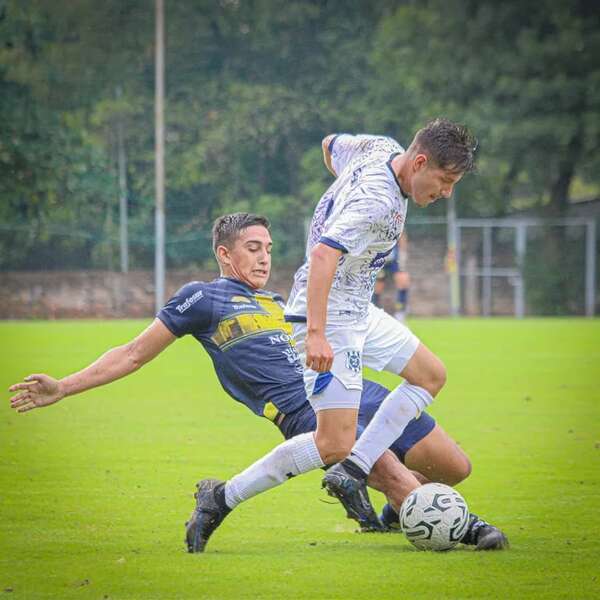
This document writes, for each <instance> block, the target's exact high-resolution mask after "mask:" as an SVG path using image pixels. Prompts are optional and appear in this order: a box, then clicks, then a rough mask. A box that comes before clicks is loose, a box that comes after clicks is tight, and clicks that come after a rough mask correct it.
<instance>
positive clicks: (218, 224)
mask: <svg viewBox="0 0 600 600" xmlns="http://www.w3.org/2000/svg"><path fill="white" fill-rule="evenodd" d="M253 225H261V226H262V227H264V228H265V229H269V228H270V227H271V223H269V219H267V217H262V216H261V215H254V214H252V213H242V212H239V213H232V214H230V215H223V216H221V217H218V218H217V219H215V222H214V223H213V227H212V243H213V251H214V252H215V253H216V252H217V247H218V246H225V247H226V248H231V247H232V246H233V244H234V243H235V240H237V239H238V237H239V236H240V233H241V232H242V231H243V230H244V229H247V228H248V227H252V226H253Z"/></svg>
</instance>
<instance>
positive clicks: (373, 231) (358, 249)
mask: <svg viewBox="0 0 600 600" xmlns="http://www.w3.org/2000/svg"><path fill="white" fill-rule="evenodd" d="M391 214H392V211H391V210H390V208H389V207H388V205H387V203H385V202H384V201H382V200H380V199H379V198H378V197H377V196H375V195H369V194H367V195H365V194H364V192H363V191H362V190H360V191H359V190H357V191H356V192H355V194H354V195H353V196H351V197H350V198H349V199H348V200H347V201H346V205H345V206H344V210H343V211H342V213H341V214H340V216H339V217H338V218H337V219H335V220H334V221H333V222H332V223H331V224H330V225H328V226H326V228H325V229H324V230H323V232H322V234H321V239H320V240H319V241H320V242H321V243H323V244H326V245H327V246H331V247H332V248H337V249H338V250H341V251H342V252H343V253H344V254H346V253H347V254H349V255H350V256H360V255H361V254H363V253H364V252H365V250H366V249H367V248H368V247H369V246H370V245H371V244H373V243H377V242H381V241H387V240H388V238H387V236H386V233H387V230H388V229H389V222H390V219H391Z"/></svg>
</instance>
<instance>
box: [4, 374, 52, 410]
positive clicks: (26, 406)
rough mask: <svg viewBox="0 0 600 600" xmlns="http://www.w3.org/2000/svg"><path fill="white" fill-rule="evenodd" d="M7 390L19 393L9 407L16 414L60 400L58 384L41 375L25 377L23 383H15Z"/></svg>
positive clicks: (12, 399)
mask: <svg viewBox="0 0 600 600" xmlns="http://www.w3.org/2000/svg"><path fill="white" fill-rule="evenodd" d="M8 390H9V391H10V392H19V393H18V394H16V395H15V396H13V397H12V398H11V399H10V406H11V408H14V409H15V410H16V411H17V412H27V411H28V410H31V409H32V408H41V407H42V406H49V405H50V404H54V403H55V402H58V401H59V400H61V399H62V397H63V394H62V393H61V390H60V384H59V382H58V381H57V380H56V379H54V378H53V377H50V376H49V375H45V374H43V373H39V374H35V375H29V376H28V377H25V381H24V382H23V383H15V384H13V385H11V386H10V387H9V388H8Z"/></svg>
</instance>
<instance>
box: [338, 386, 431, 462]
mask: <svg viewBox="0 0 600 600" xmlns="http://www.w3.org/2000/svg"><path fill="white" fill-rule="evenodd" d="M432 402H433V396H432V395H431V394H430V393H429V392H428V391H427V390H426V389H425V388H422V387H419V386H418V385H411V384H410V383H408V382H406V381H405V382H404V383H402V384H400V385H399V386H398V387H397V388H396V389H395V390H392V391H391V392H390V393H389V394H388V395H387V396H386V397H385V398H384V400H383V402H382V403H381V406H380V407H379V408H378V409H377V412H376V413H375V415H374V417H373V419H372V420H371V422H370V423H369V424H368V425H367V427H366V429H365V431H364V432H363V434H362V435H361V436H360V438H358V440H357V441H356V443H355V444H354V447H353V448H352V452H351V453H350V456H349V460H351V461H352V462H354V463H355V464H357V465H358V466H359V467H360V468H361V469H362V470H363V471H364V472H365V473H370V471H371V469H372V468H373V465H374V464H375V462H376V461H377V459H378V458H379V457H380V456H381V455H382V454H383V453H384V452H385V450H386V449H387V448H389V447H390V446H391V445H392V443H393V442H394V441H395V440H396V439H398V438H399V437H400V436H401V435H402V432H403V431H404V429H405V428H406V426H407V425H408V423H409V421H410V420H411V419H414V418H415V417H416V416H417V415H418V414H419V413H420V412H421V411H422V410H424V409H425V408H426V407H427V406H429V405H430V404H431V403H432Z"/></svg>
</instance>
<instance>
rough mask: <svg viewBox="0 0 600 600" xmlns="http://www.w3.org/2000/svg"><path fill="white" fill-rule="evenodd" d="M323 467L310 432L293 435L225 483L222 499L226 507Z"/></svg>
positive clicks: (233, 505) (233, 506)
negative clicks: (296, 476)
mask: <svg viewBox="0 0 600 600" xmlns="http://www.w3.org/2000/svg"><path fill="white" fill-rule="evenodd" d="M322 466H324V463H323V461H322V460H321V455H320V454H319V449H318V448H317V445H316V444H315V437H314V434H313V433H312V432H310V433H303V434H301V435H297V436H295V437H293V438H291V439H289V440H286V441H285V442H283V443H282V444H279V446H277V447H276V448H274V449H273V450H271V452H269V454H267V455H265V456H263V457H262V458H261V459H260V460H257V461H256V462H255V463H254V464H253V465H250V466H249V467H248V468H247V469H246V470H245V471H243V472H242V473H239V474H238V475H236V476H235V477H232V478H231V479H230V480H229V481H228V482H227V483H226V484H225V502H226V504H227V506H229V508H235V507H236V506H237V505H238V504H240V503H241V502H243V501H244V500H248V498H252V496H256V495H257V494H260V493H261V492H264V491H266V490H270V489H271V488H273V487H275V486H277V485H279V484H281V483H283V482H284V481H287V480H288V479H289V478H290V477H293V476H294V475H300V474H301V473H306V472H308V471H312V470H313V469H318V468H319V467H322Z"/></svg>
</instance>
